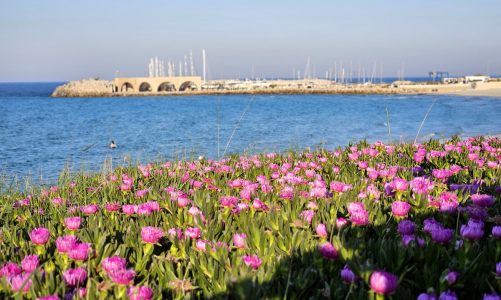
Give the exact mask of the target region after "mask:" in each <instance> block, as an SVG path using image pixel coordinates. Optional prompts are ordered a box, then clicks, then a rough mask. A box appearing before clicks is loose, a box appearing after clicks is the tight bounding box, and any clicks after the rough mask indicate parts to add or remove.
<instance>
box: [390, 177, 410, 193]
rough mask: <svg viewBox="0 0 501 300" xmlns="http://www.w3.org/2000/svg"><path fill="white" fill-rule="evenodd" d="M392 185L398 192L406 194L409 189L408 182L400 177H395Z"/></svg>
mask: <svg viewBox="0 0 501 300" xmlns="http://www.w3.org/2000/svg"><path fill="white" fill-rule="evenodd" d="M390 185H391V187H392V188H393V190H394V191H396V192H405V191H406V190H407V188H408V187H409V183H408V182H407V180H405V179H403V178H400V177H394V178H393V180H392V181H391V184H390Z"/></svg>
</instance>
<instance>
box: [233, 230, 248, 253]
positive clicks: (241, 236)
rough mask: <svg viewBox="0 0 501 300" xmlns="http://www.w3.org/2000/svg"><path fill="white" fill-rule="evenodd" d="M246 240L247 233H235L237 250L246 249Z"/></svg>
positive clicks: (234, 243) (234, 241)
mask: <svg viewBox="0 0 501 300" xmlns="http://www.w3.org/2000/svg"><path fill="white" fill-rule="evenodd" d="M246 238H247V235H246V234H245V233H235V235H233V245H234V246H235V247H236V248H239V249H244V248H245V239H246Z"/></svg>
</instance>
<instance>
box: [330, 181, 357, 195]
mask: <svg viewBox="0 0 501 300" xmlns="http://www.w3.org/2000/svg"><path fill="white" fill-rule="evenodd" d="M352 187H353V186H352V185H351V184H346V183H344V182H339V181H332V182H331V183H330V188H331V192H336V193H345V192H347V191H349V190H351V189H352Z"/></svg>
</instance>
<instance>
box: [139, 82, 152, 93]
mask: <svg viewBox="0 0 501 300" xmlns="http://www.w3.org/2000/svg"><path fill="white" fill-rule="evenodd" d="M139 91H140V92H151V84H149V83H148V82H143V83H141V85H139Z"/></svg>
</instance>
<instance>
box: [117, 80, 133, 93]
mask: <svg viewBox="0 0 501 300" xmlns="http://www.w3.org/2000/svg"><path fill="white" fill-rule="evenodd" d="M133 91H134V86H133V85H132V84H131V83H130V82H124V83H123V84H122V86H121V87H120V92H125V93H127V92H133Z"/></svg>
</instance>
